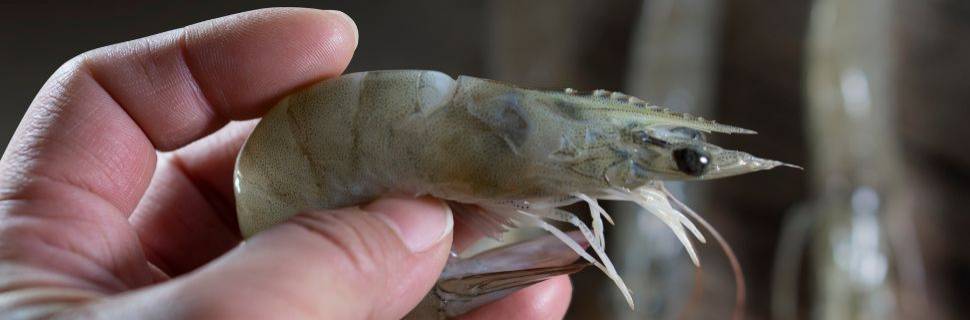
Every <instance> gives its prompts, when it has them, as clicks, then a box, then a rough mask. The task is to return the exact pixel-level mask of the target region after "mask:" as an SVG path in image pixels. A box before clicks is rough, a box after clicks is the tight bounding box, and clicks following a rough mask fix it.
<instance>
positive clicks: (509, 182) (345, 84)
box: [234, 70, 786, 308]
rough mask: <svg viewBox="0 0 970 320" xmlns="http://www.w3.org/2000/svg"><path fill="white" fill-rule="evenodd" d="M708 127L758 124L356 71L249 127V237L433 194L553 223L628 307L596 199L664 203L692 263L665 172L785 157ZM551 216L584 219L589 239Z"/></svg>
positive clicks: (474, 215)
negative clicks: (717, 140)
mask: <svg viewBox="0 0 970 320" xmlns="http://www.w3.org/2000/svg"><path fill="white" fill-rule="evenodd" d="M710 132H720V133H728V134H753V133H754V131H751V130H746V129H742V128H737V127H732V126H728V125H724V124H719V123H716V122H714V121H710V120H705V119H703V118H700V117H695V116H691V115H687V114H682V113H676V112H672V111H670V110H668V109H666V108H661V107H656V106H651V105H649V104H648V103H646V102H645V101H643V100H640V99H638V98H635V97H631V96H628V95H625V94H622V93H619V92H610V91H606V90H596V91H593V92H589V93H580V92H578V91H576V90H572V89H566V90H565V91H540V90H530V89H524V88H519V87H516V86H513V85H510V84H506V83H502V82H498V81H493V80H487V79H481V78H475V77H470V76H459V77H458V78H457V79H453V78H452V77H450V76H448V75H446V74H444V73H441V72H437V71H419V70H401V71H371V72H360V73H352V74H347V75H344V76H341V77H338V78H334V79H329V80H324V81H322V82H320V83H317V84H315V85H313V86H311V87H309V88H306V89H304V90H302V91H299V92H297V93H295V94H292V95H290V96H288V97H286V98H284V99H283V100H282V101H280V102H279V104H278V105H277V106H276V107H274V108H273V109H272V110H271V111H270V112H269V113H267V114H266V116H265V117H264V118H263V119H262V121H261V122H260V123H259V125H258V126H257V127H256V129H255V131H253V133H252V135H251V136H250V137H249V139H248V140H247V142H246V144H245V145H244V147H243V149H242V151H241V152H240V154H239V158H238V161H237V163H236V171H235V181H234V182H235V191H236V203H237V211H238V215H239V224H240V228H241V229H242V233H243V235H245V236H251V235H253V234H254V233H256V232H259V231H261V230H264V229H266V228H268V227H270V226H272V225H274V224H277V223H279V222H282V221H284V220H286V219H287V218H288V217H290V216H292V215H294V214H296V213H298V212H300V211H303V210H307V209H322V208H338V207H346V206H354V205H358V204H361V203H366V202H369V201H372V200H374V199H376V198H377V197H379V196H382V195H387V194H403V195H409V196H421V195H431V196H434V197H436V198H439V199H443V200H445V201H447V202H448V203H449V205H450V206H451V207H452V208H453V212H455V216H456V218H457V219H459V220H461V221H462V222H463V223H465V224H466V225H468V226H470V227H472V228H473V229H475V230H478V231H480V232H482V233H483V234H485V235H488V236H493V237H497V236H499V235H501V234H502V233H503V232H504V231H506V230H508V229H509V228H513V227H525V226H532V227H538V228H542V229H544V230H547V231H549V232H550V233H552V235H553V236H554V237H556V238H558V239H559V240H560V241H562V242H563V243H564V244H566V246H567V247H566V248H568V249H571V250H572V251H573V252H574V253H575V254H576V255H578V257H581V258H582V259H583V260H585V261H586V262H588V263H589V264H591V265H593V266H595V267H596V268H598V269H600V270H602V271H603V272H604V273H605V274H606V275H607V276H608V277H610V279H612V280H613V281H614V282H615V283H616V285H617V287H618V288H619V289H620V291H621V292H622V294H623V295H624V297H625V298H626V300H627V302H628V303H629V304H630V307H631V308H632V307H633V304H632V298H631V295H630V292H629V290H628V289H627V287H626V285H625V284H624V283H623V280H622V279H621V278H620V276H619V275H618V274H617V272H616V270H615V269H614V267H613V264H612V263H611V262H610V259H609V257H608V256H607V255H606V253H605V238H604V236H603V229H604V225H603V219H606V220H607V221H608V222H610V223H613V220H612V218H611V217H610V216H609V214H608V213H607V212H606V211H605V210H604V209H603V208H602V207H600V205H599V204H598V203H597V199H602V200H622V201H633V202H635V203H637V204H638V205H640V206H642V207H643V208H645V209H646V210H647V211H649V212H651V213H652V214H654V215H656V216H657V217H658V218H660V219H661V220H662V221H663V222H665V223H666V224H667V225H668V226H669V227H670V229H671V230H672V231H673V232H674V234H675V235H676V236H677V238H678V239H679V240H680V241H681V242H682V243H683V245H684V247H685V248H686V251H687V253H688V255H689V256H690V258H691V260H692V261H693V262H694V264H697V263H698V259H697V254H696V252H695V250H694V248H693V245H692V244H691V240H690V237H689V236H690V235H693V236H694V237H696V238H697V239H698V240H699V241H701V242H704V241H705V240H704V237H703V235H702V234H701V233H700V231H699V230H698V229H697V227H695V225H694V223H693V222H692V221H691V220H690V219H688V218H687V217H686V216H685V215H684V214H683V213H682V211H687V210H685V209H686V207H683V206H680V205H679V202H676V201H671V200H673V199H672V197H671V195H670V194H669V192H666V189H664V188H663V185H662V182H661V181H663V180H698V179H711V178H718V177H726V176H733V175H738V174H743V173H748V172H753V171H758V170H766V169H771V168H774V167H776V166H780V165H786V164H784V163H782V162H778V161H774V160H766V159H761V158H757V157H754V156H752V155H750V154H747V153H743V152H739V151H732V150H726V149H722V148H720V147H718V146H715V145H713V144H710V143H707V142H706V141H705V138H704V133H710ZM577 202H585V203H587V204H588V205H589V208H590V215H591V217H590V218H591V220H590V221H591V226H589V225H587V224H586V223H584V222H583V221H582V220H581V219H580V218H579V217H578V216H576V215H575V214H573V213H570V212H567V211H564V210H562V209H559V207H562V206H565V205H569V204H573V203H577ZM672 202H673V204H674V206H672V205H671V203H672ZM678 209H680V210H678ZM554 221H556V222H564V223H568V224H571V225H573V226H575V228H578V230H579V236H578V237H577V238H579V240H583V241H577V238H574V237H572V236H570V235H568V234H566V233H564V232H563V231H561V230H560V229H559V228H557V227H555V226H554V225H553V224H551V223H550V222H554ZM585 245H588V246H589V247H590V248H592V251H593V254H590V253H588V252H587V250H586V247H585ZM594 255H595V257H594ZM566 264H568V263H565V262H564V263H563V265H566ZM449 265H451V263H449ZM567 271H569V272H571V271H575V270H573V269H569V270H564V271H563V272H562V273H567ZM532 282H535V281H534V279H533V281H532ZM440 284H441V282H439V285H440Z"/></svg>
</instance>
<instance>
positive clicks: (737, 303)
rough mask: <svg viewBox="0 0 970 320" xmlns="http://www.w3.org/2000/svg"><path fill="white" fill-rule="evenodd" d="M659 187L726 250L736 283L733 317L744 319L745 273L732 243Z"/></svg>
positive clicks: (662, 187) (722, 249) (661, 185)
mask: <svg viewBox="0 0 970 320" xmlns="http://www.w3.org/2000/svg"><path fill="white" fill-rule="evenodd" d="M659 187H660V191H662V192H663V193H664V194H665V195H667V198H668V199H669V200H671V202H673V203H674V205H676V206H677V207H678V209H680V210H682V211H684V212H687V215H689V216H691V217H693V218H694V220H697V222H700V224H701V226H703V227H704V229H705V230H707V232H709V233H710V234H711V235H712V236H714V240H717V244H718V245H719V246H720V247H721V251H724V255H725V256H727V258H728V261H730V263H731V270H732V271H733V272H734V283H735V284H736V285H735V294H734V296H735V300H734V314H733V315H732V317H731V318H732V319H734V320H741V319H743V318H744V306H745V286H744V273H743V272H742V271H741V263H740V262H738V258H737V256H735V255H734V250H732V249H731V245H729V244H728V243H727V241H725V240H724V237H722V236H721V233H719V232H717V230H715V229H714V227H713V226H711V224H710V223H707V220H704V218H702V217H701V216H700V215H699V214H697V212H694V210H693V209H691V208H690V207H688V206H687V205H685V204H684V203H683V202H680V200H677V198H674V195H673V194H671V193H670V191H669V190H667V187H666V186H664V185H663V184H660V186H659Z"/></svg>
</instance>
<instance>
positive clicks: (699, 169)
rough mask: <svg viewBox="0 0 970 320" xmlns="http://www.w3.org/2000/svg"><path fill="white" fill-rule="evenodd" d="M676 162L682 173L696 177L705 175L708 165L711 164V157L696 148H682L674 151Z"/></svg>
mask: <svg viewBox="0 0 970 320" xmlns="http://www.w3.org/2000/svg"><path fill="white" fill-rule="evenodd" d="M674 162H676V163H677V169H678V170H680V172H683V173H686V174H689V175H692V176H695V177H696V176H700V175H701V174H704V170H705V169H707V165H708V164H710V163H711V157H710V156H708V155H707V154H706V153H704V152H703V151H700V150H697V149H694V148H682V149H677V150H674Z"/></svg>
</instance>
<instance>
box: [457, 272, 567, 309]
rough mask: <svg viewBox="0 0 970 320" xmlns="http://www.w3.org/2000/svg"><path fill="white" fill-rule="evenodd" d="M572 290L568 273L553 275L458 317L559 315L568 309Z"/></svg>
mask: <svg viewBox="0 0 970 320" xmlns="http://www.w3.org/2000/svg"><path fill="white" fill-rule="evenodd" d="M572 292H573V286H572V282H570V280H569V276H565V275H563V276H557V277H553V278H550V279H548V280H546V281H543V282H540V283H537V284H534V285H532V286H529V287H528V288H525V289H522V290H519V291H518V292H516V293H513V294H511V295H509V296H508V297H505V298H503V299H502V300H499V301H496V302H493V303H491V304H488V305H485V306H483V307H481V308H478V309H476V310H473V311H472V312H469V313H467V314H465V315H463V316H461V317H460V318H461V319H463V320H477V319H504V320H513V319H562V318H563V317H564V316H565V315H566V311H567V310H568V309H569V301H570V300H571V299H572Z"/></svg>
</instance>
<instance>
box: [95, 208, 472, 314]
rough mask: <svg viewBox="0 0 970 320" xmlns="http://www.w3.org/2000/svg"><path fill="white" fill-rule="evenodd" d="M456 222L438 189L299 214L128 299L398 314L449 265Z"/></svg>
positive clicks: (234, 308)
mask: <svg viewBox="0 0 970 320" xmlns="http://www.w3.org/2000/svg"><path fill="white" fill-rule="evenodd" d="M453 224H454V222H453V218H452V215H451V211H450V210H449V209H448V207H447V206H446V205H445V204H444V203H442V202H441V201H439V200H435V199H431V198H422V199H410V200H406V199H381V200H378V201H376V202H374V203H371V204H369V205H366V206H364V207H361V208H348V209H339V210H330V211H318V212H310V213H306V214H301V215H298V216H296V217H293V218H292V219H290V220H289V221H287V222H286V223H283V224H280V225H278V226H275V227H273V228H271V229H269V230H266V231H264V232H262V233H260V234H257V235H256V236H254V237H253V238H251V239H250V240H247V241H246V242H245V243H244V244H243V245H241V246H239V247H238V248H236V249H234V250H233V251H231V252H230V253H228V254H226V255H225V256H223V257H221V258H220V259H217V260H216V261H214V262H212V263H210V264H209V265H207V266H205V267H203V268H202V269H200V270H198V271H196V272H195V273H192V274H189V275H187V276H185V277H182V278H178V279H176V280H173V281H170V282H168V283H166V284H164V285H162V286H159V287H157V288H152V289H148V290H145V292H141V293H138V294H135V295H133V296H131V297H128V298H126V299H122V300H127V301H125V302H123V303H121V305H123V306H124V309H128V310H139V309H140V310H141V311H142V312H140V313H141V317H143V318H144V317H145V316H146V314H144V311H146V310H145V309H144V308H148V309H150V310H151V311H149V313H154V312H158V313H156V314H155V315H156V316H159V315H161V316H162V317H168V316H173V317H175V318H193V319H194V318H200V319H209V318H230V319H239V318H259V319H270V318H274V319H275V318H279V319H296V318H314V319H360V318H370V319H399V318H401V317H403V316H404V315H405V314H407V312H408V311H410V310H411V309H412V308H413V307H414V306H415V305H417V304H418V302H419V301H421V299H422V298H423V297H424V296H425V295H426V294H427V293H428V291H429V290H430V289H431V287H432V286H433V285H434V283H435V281H436V279H437V278H438V276H439V274H440V273H441V270H442V269H443V268H444V265H445V262H446V261H447V259H448V254H449V251H450V248H451V239H452V229H453ZM109 313H114V312H109ZM118 315H119V316H120V314H118ZM129 315H133V314H129ZM133 316H136V317H138V315H133ZM148 316H149V317H150V315H148Z"/></svg>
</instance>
